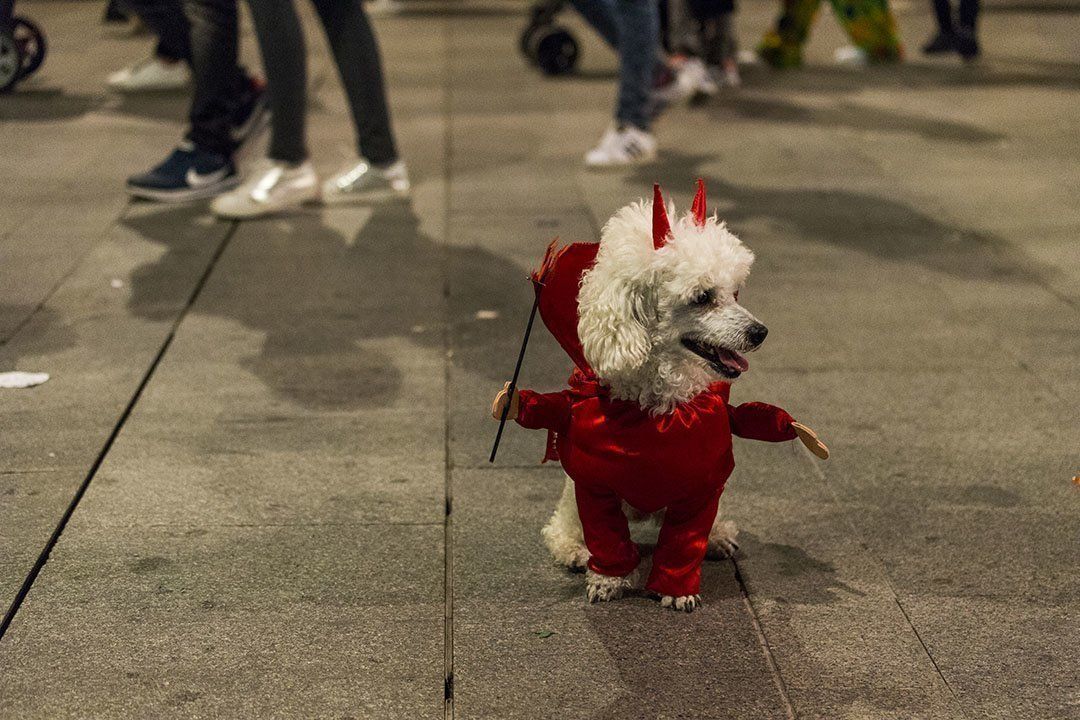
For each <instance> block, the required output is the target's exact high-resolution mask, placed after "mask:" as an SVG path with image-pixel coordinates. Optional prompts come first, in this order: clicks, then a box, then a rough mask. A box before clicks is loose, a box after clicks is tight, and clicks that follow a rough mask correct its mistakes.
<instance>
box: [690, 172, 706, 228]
mask: <svg viewBox="0 0 1080 720" xmlns="http://www.w3.org/2000/svg"><path fill="white" fill-rule="evenodd" d="M690 212H691V213H693V215H694V224H695V225H697V226H698V227H705V181H704V180H702V179H701V178H698V181H697V194H696V195H694V204H693V205H691V206H690Z"/></svg>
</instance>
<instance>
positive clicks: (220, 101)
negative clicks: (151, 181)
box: [184, 0, 251, 157]
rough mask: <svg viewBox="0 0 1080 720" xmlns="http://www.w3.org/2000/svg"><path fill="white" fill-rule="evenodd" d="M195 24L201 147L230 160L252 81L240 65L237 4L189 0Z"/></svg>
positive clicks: (196, 119)
mask: <svg viewBox="0 0 1080 720" xmlns="http://www.w3.org/2000/svg"><path fill="white" fill-rule="evenodd" d="M184 9H185V11H186V13H187V16H188V21H189V22H190V23H191V68H192V72H193V74H194V76H195V92H194V94H193V95H192V98H191V113H190V115H191V129H190V131H189V132H188V135H187V138H188V140H190V141H191V142H193V143H195V144H196V145H197V146H199V147H200V148H204V149H206V150H209V151H211V152H214V153H217V154H219V155H223V156H226V157H229V156H231V155H232V153H233V151H234V150H235V148H236V141H235V140H234V139H233V136H232V130H233V126H234V122H233V121H234V118H233V112H234V111H235V109H236V106H237V104H238V103H239V102H240V101H241V99H242V98H243V97H244V96H245V95H246V94H248V93H249V92H250V90H251V81H250V79H249V78H248V77H247V75H246V74H245V73H244V71H243V70H241V69H240V66H239V65H238V64H237V52H238V47H237V46H238V39H237V29H238V28H237V16H236V0H185V2H184Z"/></svg>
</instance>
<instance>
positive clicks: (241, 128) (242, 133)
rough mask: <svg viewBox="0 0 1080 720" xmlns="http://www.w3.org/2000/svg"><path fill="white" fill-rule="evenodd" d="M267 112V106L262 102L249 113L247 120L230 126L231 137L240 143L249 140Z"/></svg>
mask: <svg viewBox="0 0 1080 720" xmlns="http://www.w3.org/2000/svg"><path fill="white" fill-rule="evenodd" d="M265 113H266V108H265V107H263V106H262V103H260V104H259V105H258V106H257V107H256V108H255V109H254V110H252V111H251V114H250V115H248V117H247V120H245V121H244V122H242V123H241V124H240V125H236V126H235V127H231V128H229V138H230V139H231V140H232V141H233V142H234V143H239V142H243V141H245V140H247V138H248V136H249V135H251V131H252V130H254V129H255V126H256V125H258V124H260V123H261V122H262V120H263V117H264V115H265Z"/></svg>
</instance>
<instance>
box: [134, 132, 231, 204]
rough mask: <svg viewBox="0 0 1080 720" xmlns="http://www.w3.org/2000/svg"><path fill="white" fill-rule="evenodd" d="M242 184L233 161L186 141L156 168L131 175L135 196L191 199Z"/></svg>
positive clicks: (180, 200)
mask: <svg viewBox="0 0 1080 720" xmlns="http://www.w3.org/2000/svg"><path fill="white" fill-rule="evenodd" d="M239 183H240V176H239V175H238V174H237V172H236V167H235V166H234V165H233V163H232V160H230V159H229V158H227V157H225V156H224V155H218V154H217V153H213V152H209V151H207V150H203V149H201V148H198V147H196V146H195V144H194V143H191V142H188V141H186V140H185V141H184V142H182V143H180V145H179V146H178V147H177V148H176V149H175V150H173V151H172V153H171V154H170V155H169V157H167V158H165V161H164V162H162V163H161V164H160V165H158V166H157V167H154V168H152V169H151V170H149V171H148V172H145V173H142V174H140V175H133V176H132V177H130V178H128V181H127V191H128V193H129V194H130V195H131V196H132V197H137V198H142V199H144V200H156V201H158V202H190V201H192V200H201V199H204V198H210V197H214V196H215V195H220V194H221V193H223V192H225V191H226V190H231V189H232V188H234V187H236V186H237V185H238V184H239Z"/></svg>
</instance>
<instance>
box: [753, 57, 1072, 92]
mask: <svg viewBox="0 0 1080 720" xmlns="http://www.w3.org/2000/svg"><path fill="white" fill-rule="evenodd" d="M1025 66H1026V67H1025ZM1028 68H1030V69H1028ZM744 80H745V84H746V85H747V86H748V87H752V88H754V89H756V90H768V91H770V92H780V91H790V92H793V93H815V92H826V93H835V92H843V93H848V92H856V91H859V90H865V89H867V88H876V89H888V90H896V91H900V92H909V91H913V90H914V91H923V90H933V89H935V88H937V89H948V88H961V87H983V88H1022V87H1026V88H1055V89H1062V90H1080V65H1076V64H1074V63H1038V62H1029V61H1026V60H1025V61H1023V62H1016V61H1006V62H1002V63H1000V64H999V63H996V62H995V63H992V62H989V61H987V62H982V63H978V64H973V65H971V66H956V65H953V64H937V63H933V64H930V63H910V62H909V63H901V64H899V65H880V66H875V65H871V66H868V67H863V68H859V69H858V70H853V69H851V68H844V67H836V66H830V65H810V66H806V67H803V68H798V69H794V70H783V71H777V70H773V69H772V68H769V67H767V66H761V65H752V66H749V67H747V68H746V70H745V72H744Z"/></svg>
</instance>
